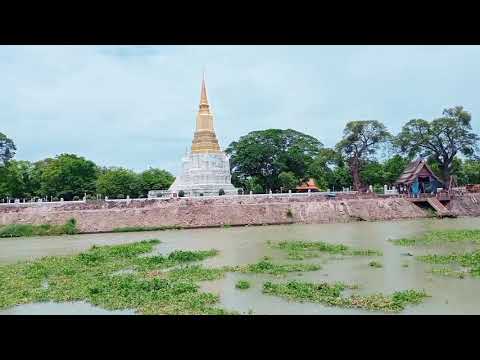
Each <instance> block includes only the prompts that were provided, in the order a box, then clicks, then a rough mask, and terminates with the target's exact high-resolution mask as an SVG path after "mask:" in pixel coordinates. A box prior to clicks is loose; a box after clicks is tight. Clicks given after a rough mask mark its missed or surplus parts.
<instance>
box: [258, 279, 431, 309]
mask: <svg viewBox="0 0 480 360" xmlns="http://www.w3.org/2000/svg"><path fill="white" fill-rule="evenodd" d="M352 288H356V287H355V286H351V285H350V286H349V285H347V284H344V283H341V282H337V283H333V284H328V283H326V282H322V283H318V284H316V283H308V282H299V281H289V282H286V283H273V282H270V281H269V282H266V283H265V284H264V285H263V292H264V293H265V294H268V295H275V296H279V297H283V298H286V299H288V300H293V301H299V302H306V301H307V302H314V303H320V304H323V305H328V306H339V307H346V308H358V309H364V310H376V311H384V312H399V311H402V310H404V309H405V307H406V306H407V305H409V304H419V303H421V302H422V301H423V299H424V298H425V297H427V296H428V295H427V294H426V293H425V291H423V290H405V291H397V292H394V293H393V294H392V295H383V294H372V295H356V294H354V295H350V296H344V295H342V293H343V291H344V290H346V289H352Z"/></svg>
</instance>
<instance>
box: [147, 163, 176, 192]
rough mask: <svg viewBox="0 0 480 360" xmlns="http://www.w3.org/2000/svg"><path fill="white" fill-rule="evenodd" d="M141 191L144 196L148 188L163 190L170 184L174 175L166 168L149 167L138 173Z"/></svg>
mask: <svg viewBox="0 0 480 360" xmlns="http://www.w3.org/2000/svg"><path fill="white" fill-rule="evenodd" d="M140 179H141V186H142V188H141V193H142V195H144V196H146V195H147V194H148V192H149V191H150V190H165V189H168V188H169V187H170V185H172V183H173V181H174V180H175V177H174V176H173V175H172V174H170V173H169V172H168V171H166V170H161V169H153V168H150V169H148V170H145V171H144V172H142V173H141V174H140Z"/></svg>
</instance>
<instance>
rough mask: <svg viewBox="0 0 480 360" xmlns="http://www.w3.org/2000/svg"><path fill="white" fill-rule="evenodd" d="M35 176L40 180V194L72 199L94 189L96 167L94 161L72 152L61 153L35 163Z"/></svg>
mask: <svg viewBox="0 0 480 360" xmlns="http://www.w3.org/2000/svg"><path fill="white" fill-rule="evenodd" d="M34 174H35V176H39V180H40V191H39V193H40V194H39V195H40V196H54V197H57V198H64V199H65V200H72V199H73V197H74V196H78V197H80V198H82V197H83V196H84V194H85V193H86V192H87V193H92V192H94V191H95V181H96V179H97V176H98V168H97V166H96V165H95V163H94V162H92V161H90V160H86V159H85V158H83V157H81V156H77V155H74V154H61V155H58V156H57V157H55V158H54V159H45V160H43V161H41V162H39V163H37V164H36V170H35V171H34Z"/></svg>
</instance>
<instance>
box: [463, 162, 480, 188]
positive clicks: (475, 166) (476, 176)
mask: <svg viewBox="0 0 480 360" xmlns="http://www.w3.org/2000/svg"><path fill="white" fill-rule="evenodd" d="M461 174H462V176H461V179H459V185H466V184H480V160H476V159H467V160H465V161H464V162H463V164H462V169H461Z"/></svg>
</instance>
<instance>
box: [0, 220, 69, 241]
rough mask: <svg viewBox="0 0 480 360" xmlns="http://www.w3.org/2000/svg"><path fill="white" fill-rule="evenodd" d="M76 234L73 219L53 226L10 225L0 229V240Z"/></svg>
mask: <svg viewBox="0 0 480 360" xmlns="http://www.w3.org/2000/svg"><path fill="white" fill-rule="evenodd" d="M77 232H78V230H77V222H76V220H75V219H73V218H72V219H70V220H68V221H67V222H66V223H65V224H63V225H53V224H42V225H32V224H10V225H5V226H1V227H0V238H10V237H24V236H53V235H73V234H76V233H77Z"/></svg>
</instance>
